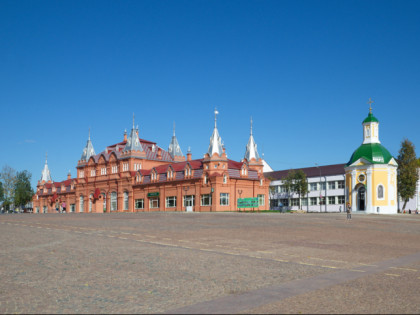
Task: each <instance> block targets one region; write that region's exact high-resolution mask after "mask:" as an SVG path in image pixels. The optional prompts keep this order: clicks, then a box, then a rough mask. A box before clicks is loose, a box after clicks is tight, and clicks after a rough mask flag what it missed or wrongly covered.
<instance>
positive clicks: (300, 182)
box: [293, 170, 308, 209]
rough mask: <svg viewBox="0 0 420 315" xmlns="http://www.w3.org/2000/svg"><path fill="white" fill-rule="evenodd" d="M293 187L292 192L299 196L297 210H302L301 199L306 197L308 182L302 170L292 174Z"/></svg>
mask: <svg viewBox="0 0 420 315" xmlns="http://www.w3.org/2000/svg"><path fill="white" fill-rule="evenodd" d="M293 181H294V185H293V186H294V187H293V190H294V191H295V192H297V194H298V195H299V209H302V207H301V199H302V196H306V194H307V193H308V180H307V178H306V174H305V173H304V172H303V171H302V170H297V171H296V172H295V173H294V179H293Z"/></svg>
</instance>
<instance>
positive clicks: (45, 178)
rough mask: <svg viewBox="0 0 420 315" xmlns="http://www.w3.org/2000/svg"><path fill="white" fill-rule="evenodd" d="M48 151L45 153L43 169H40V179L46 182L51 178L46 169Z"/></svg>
mask: <svg viewBox="0 0 420 315" xmlns="http://www.w3.org/2000/svg"><path fill="white" fill-rule="evenodd" d="M47 160H48V153H45V165H44V169H43V170H42V176H41V181H45V182H48V181H50V180H51V175H50V170H49V169H48V162H47Z"/></svg>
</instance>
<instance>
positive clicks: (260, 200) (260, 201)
mask: <svg viewBox="0 0 420 315" xmlns="http://www.w3.org/2000/svg"><path fill="white" fill-rule="evenodd" d="M257 197H258V205H259V206H260V207H261V206H265V195H258V196H257Z"/></svg>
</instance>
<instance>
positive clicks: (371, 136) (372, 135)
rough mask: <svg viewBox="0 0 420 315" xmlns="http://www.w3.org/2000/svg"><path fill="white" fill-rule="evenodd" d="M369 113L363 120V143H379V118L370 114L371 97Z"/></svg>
mask: <svg viewBox="0 0 420 315" xmlns="http://www.w3.org/2000/svg"><path fill="white" fill-rule="evenodd" d="M367 103H368V104H369V115H368V116H367V118H366V119H365V120H364V121H363V123H362V124H363V144H367V143H381V142H380V141H379V120H378V119H377V118H376V117H375V116H373V115H372V103H373V101H372V99H371V98H369V101H368V102H367Z"/></svg>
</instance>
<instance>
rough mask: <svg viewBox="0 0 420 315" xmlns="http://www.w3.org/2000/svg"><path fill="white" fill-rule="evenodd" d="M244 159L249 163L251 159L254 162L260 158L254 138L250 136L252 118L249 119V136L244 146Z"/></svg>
mask: <svg viewBox="0 0 420 315" xmlns="http://www.w3.org/2000/svg"><path fill="white" fill-rule="evenodd" d="M245 158H246V159H247V160H248V161H250V160H251V159H252V158H254V159H256V160H258V159H259V158H260V156H259V155H258V151H257V144H256V143H255V141H254V137H253V135H252V117H251V131H250V135H249V140H248V144H247V145H246V151H245Z"/></svg>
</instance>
